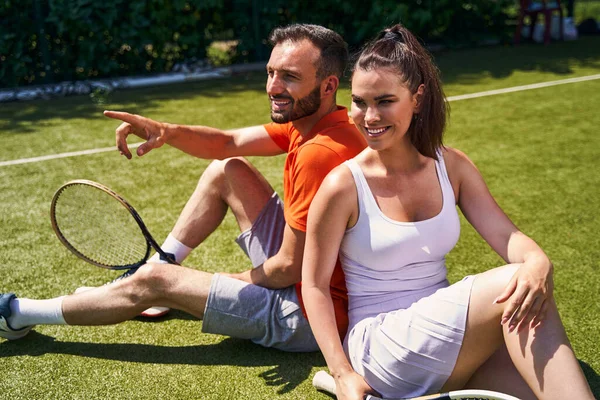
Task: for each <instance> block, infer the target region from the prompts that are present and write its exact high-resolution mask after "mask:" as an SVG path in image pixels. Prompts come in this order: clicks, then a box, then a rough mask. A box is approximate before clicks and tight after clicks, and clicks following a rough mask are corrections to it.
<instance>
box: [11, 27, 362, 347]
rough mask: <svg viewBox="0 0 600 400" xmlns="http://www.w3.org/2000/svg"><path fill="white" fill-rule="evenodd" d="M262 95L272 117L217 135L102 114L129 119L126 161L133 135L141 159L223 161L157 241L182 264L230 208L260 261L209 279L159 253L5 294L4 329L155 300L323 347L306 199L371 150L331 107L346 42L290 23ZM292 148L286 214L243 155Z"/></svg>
mask: <svg viewBox="0 0 600 400" xmlns="http://www.w3.org/2000/svg"><path fill="white" fill-rule="evenodd" d="M270 42H271V43H272V45H273V46H274V47H273V51H272V53H271V57H270V59H269V62H268V64H267V73H268V78H267V86H266V90H267V94H268V96H269V100H270V102H271V119H272V120H273V123H271V124H267V125H264V126H255V127H250V128H243V129H239V130H234V131H227V132H226V131H221V130H219V129H215V128H210V127H205V126H179V125H173V124H167V123H161V122H157V121H153V120H151V119H148V118H144V117H142V116H139V115H132V114H127V113H122V112H111V111H107V112H105V115H106V116H108V117H110V118H117V119H120V120H122V121H123V123H122V124H121V125H120V126H119V127H118V128H117V130H116V141H117V147H118V148H119V150H120V152H121V154H123V155H125V156H126V157H127V158H131V153H130V151H129V149H128V147H127V142H126V138H127V136H128V135H130V134H134V135H137V136H139V137H141V138H143V139H145V140H146V142H145V143H144V144H142V145H141V146H140V147H138V149H137V154H138V156H142V155H144V154H146V153H147V152H149V151H151V150H152V149H155V148H158V147H160V146H162V145H163V144H165V143H167V144H169V145H171V146H174V147H176V148H178V149H180V150H182V151H184V152H186V153H189V154H192V155H194V156H197V157H200V158H210V159H216V160H217V161H213V162H212V163H211V164H210V165H209V167H208V168H207V169H206V170H205V171H204V173H203V174H202V176H201V178H200V180H199V182H198V186H197V187H196V190H195V191H194V193H193V194H192V196H191V198H190V200H189V201H188V203H187V204H186V206H185V208H184V210H183V211H182V213H181V215H180V217H179V219H178V221H177V223H176V224H175V227H174V228H173V230H172V232H171V234H170V235H169V236H168V238H167V239H166V241H165V243H164V244H163V246H162V248H163V250H165V251H166V252H168V253H171V254H172V255H173V256H174V258H175V260H176V261H177V262H178V263H181V262H182V260H183V259H184V258H185V257H186V256H187V255H188V254H189V252H190V251H191V250H192V249H193V248H195V247H197V246H198V245H199V244H200V243H202V242H203V241H204V240H205V239H206V238H207V237H208V236H209V235H210V234H211V233H212V232H213V231H214V230H215V229H216V228H217V227H218V226H219V225H220V223H221V221H222V220H223V218H224V216H225V214H226V212H227V209H231V211H232V212H233V215H234V216H235V218H236V219H237V222H238V225H239V227H240V230H241V231H242V233H241V234H240V236H239V237H238V238H237V242H238V244H239V245H240V246H241V248H242V249H243V250H244V251H245V252H246V254H248V256H249V258H250V260H251V261H252V264H253V266H254V268H252V269H250V270H248V271H245V272H242V273H238V274H214V275H213V274H209V273H205V272H202V271H198V270H195V269H190V268H185V267H181V266H177V265H166V264H161V263H160V260H159V259H157V258H153V259H151V261H154V262H150V263H148V264H146V265H145V266H143V267H141V268H139V270H137V271H129V272H128V273H127V274H126V276H125V278H124V279H119V280H116V281H115V282H113V283H111V284H108V285H105V286H102V287H100V288H94V289H91V290H87V291H82V292H80V293H78V294H75V295H72V296H66V297H64V298H58V299H50V300H30V299H19V298H16V297H15V296H14V294H4V295H2V296H0V336H2V337H5V338H8V339H18V338H20V337H22V336H24V335H26V334H27V333H28V332H29V330H30V329H31V328H32V326H33V325H35V324H41V323H51V324H65V323H66V324H69V325H102V324H114V323H118V322H122V321H125V320H128V319H130V318H133V317H135V316H136V315H138V314H139V313H140V312H142V311H144V310H145V309H147V308H148V307H150V306H155V305H157V306H163V307H168V308H176V309H179V310H183V311H185V312H188V313H190V314H192V315H194V316H196V317H198V318H201V319H203V320H204V321H203V325H202V331H203V332H208V333H218V334H222V335H228V336H233V337H238V338H246V339H250V340H252V341H253V342H255V343H258V344H261V345H263V346H266V347H275V348H279V349H282V350H287V351H316V350H318V346H317V343H316V341H315V339H314V337H313V335H312V332H311V330H310V327H309V325H308V321H307V320H306V318H305V317H304V315H303V312H302V310H301V308H302V301H301V299H300V297H299V296H300V290H299V282H300V277H301V267H302V256H303V250H304V239H305V230H306V217H307V212H308V207H309V205H310V202H311V200H312V198H313V196H314V195H315V193H316V191H317V189H318V187H319V185H320V184H321V181H322V180H323V179H324V178H325V176H326V175H327V173H328V172H329V171H330V170H331V169H333V168H334V167H335V166H337V165H339V164H340V163H342V162H343V161H345V160H346V159H349V158H351V157H354V156H355V155H356V154H358V153H359V152H360V151H361V150H362V149H363V148H364V147H365V146H366V143H365V141H364V139H363V138H362V136H361V135H360V134H359V133H358V132H357V130H356V129H355V128H354V126H353V125H352V124H350V123H349V120H348V115H347V110H346V109H345V108H343V107H338V106H337V104H336V91H337V89H338V86H339V81H340V78H341V77H342V75H343V71H344V69H345V65H346V62H347V46H346V44H345V43H344V41H343V39H342V38H341V37H340V36H339V35H338V34H336V33H335V32H332V31H331V30H329V29H326V28H323V27H320V26H315V25H291V26H288V27H284V28H278V29H276V30H275V31H274V32H273V33H272V34H271V36H270ZM284 152H287V153H288V154H287V158H286V161H285V170H284V192H285V201H286V207H285V212H284V211H283V207H282V204H281V201H280V199H279V198H278V196H277V194H276V193H275V192H274V190H273V189H272V188H271V186H270V185H269V183H268V182H267V180H266V179H265V178H264V177H263V176H262V175H261V174H260V173H259V172H258V171H257V170H256V168H254V166H252V165H251V164H250V163H249V162H248V161H247V160H246V159H244V158H241V157H240V156H273V155H278V154H281V153H284ZM332 296H333V298H334V304H335V309H336V316H337V318H338V324H339V329H340V335H344V334H345V330H346V327H347V315H346V310H347V304H346V292H345V284H344V277H343V275H342V273H341V269H340V268H339V266H338V273H337V274H335V275H334V278H333V279H332Z"/></svg>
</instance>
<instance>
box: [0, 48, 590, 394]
mask: <svg viewBox="0 0 600 400" xmlns="http://www.w3.org/2000/svg"><path fill="white" fill-rule="evenodd" d="M436 59H437V62H438V64H439V65H440V68H441V70H442V75H443V80H444V83H445V90H446V94H447V95H448V96H454V95H460V94H467V93H476V92H481V91H486V90H492V89H500V88H506V87H513V86H518V85H526V84H531V83H538V82H547V81H555V80H560V79H565V78H572V77H578V76H588V75H594V74H599V73H600V38H598V37H596V38H590V37H587V38H586V37H583V38H580V39H579V40H577V41H574V42H562V43H554V44H552V45H550V46H547V47H544V46H541V45H522V46H520V47H517V48H514V47H491V48H480V49H475V50H463V51H455V52H446V53H440V54H436ZM264 83H265V76H264V74H262V73H257V74H250V75H247V76H240V77H235V78H233V79H220V80H214V81H210V82H208V81H207V82H199V83H190V84H185V85H180V86H171V87H155V88H148V89H143V90H131V91H121V92H115V93H113V94H111V95H110V97H109V98H108V99H107V101H108V102H107V104H105V105H97V104H94V103H93V102H92V101H91V100H90V98H89V97H87V96H82V97H69V98H65V99H59V100H52V101H36V102H27V103H11V104H2V105H0V138H1V141H2V146H1V148H0V161H7V160H13V159H20V158H28V157H37V156H43V155H49V154H57V153H65V152H71V151H78V150H85V149H93V148H101V147H108V146H112V145H113V144H114V128H115V127H116V126H117V123H116V122H115V121H112V120H109V119H107V118H104V117H103V116H102V115H101V111H102V110H103V109H104V108H110V109H120V110H127V111H130V112H136V113H140V114H143V115H145V116H149V117H152V118H155V119H159V120H168V121H170V122H179V123H186V124H208V125H213V126H216V127H220V128H237V127H242V126H248V125H251V124H261V123H265V122H267V121H268V120H269V116H268V102H267V98H266V95H265V93H264ZM349 95H350V92H349V89H348V84H347V82H346V83H345V85H344V88H343V90H341V93H340V94H339V98H338V101H339V103H340V104H343V105H346V106H348V105H349V104H350V96H349ZM451 107H452V113H451V119H450V126H449V129H448V131H447V136H446V144H447V145H450V146H454V147H457V148H459V149H461V150H463V151H465V152H466V153H467V154H468V155H469V156H470V157H471V158H472V159H473V160H474V161H475V163H476V164H477V165H478V167H479V168H480V170H481V171H482V173H483V175H484V177H485V179H486V181H487V183H488V185H489V187H490V189H491V191H492V193H493V194H494V195H495V197H496V200H497V201H498V202H499V204H500V205H501V206H502V207H503V208H504V210H505V211H506V213H507V214H508V215H509V216H510V217H511V218H512V219H513V221H514V222H515V223H516V224H517V226H519V227H520V228H521V229H522V230H523V231H524V232H526V233H527V234H529V235H531V236H532V237H533V238H534V239H535V240H536V241H537V242H538V243H540V245H541V246H542V247H543V248H544V249H545V250H546V251H547V253H548V254H549V256H550V258H551V259H552V260H553V262H554V264H555V269H556V272H555V296H556V298H557V302H558V306H559V310H560V312H561V315H562V318H563V322H564V324H565V326H566V329H567V332H568V335H569V337H570V339H571V341H572V344H573V347H574V349H575V352H576V354H577V356H578V358H579V359H580V361H581V365H582V368H583V369H584V371H585V373H586V375H587V377H588V380H589V381H590V383H591V385H592V389H593V390H594V393H595V394H596V396H600V376H599V373H600V354H599V349H600V346H599V343H600V322H599V321H600V302H598V296H599V294H600V293H599V291H600V263H599V261H598V260H599V259H600V234H599V232H600V229H599V226H600V217H599V216H598V209H599V208H600V191H599V189H598V188H599V187H600V174H599V171H600V169H599V161H598V159H599V158H600V134H599V131H600V113H599V112H598V110H599V109H600V80H593V81H588V82H581V83H572V84H566V85H560V86H553V87H547V88H541V89H535V90H529V91H523V92H516V93H509V94H502V95H496V96H490V97H483V98H478V99H472V100H463V101H456V102H452V103H451ZM253 161H254V162H255V163H256V164H257V165H258V167H259V168H260V170H261V171H262V172H263V173H264V174H265V175H266V176H267V178H268V179H269V181H270V182H271V183H272V184H273V185H274V187H275V189H276V190H277V191H278V192H279V193H280V194H281V193H282V182H281V180H282V178H281V174H282V168H283V161H284V157H283V156H281V157H277V158H273V159H260V158H256V159H253ZM207 164H208V161H204V160H198V159H194V158H192V157H190V156H187V155H184V154H183V153H180V152H178V151H177V150H174V149H172V148H168V147H166V146H165V147H163V148H161V149H159V150H155V151H154V152H151V153H150V154H148V155H146V156H144V157H143V158H134V159H133V160H132V161H127V160H126V159H125V158H124V157H121V156H119V154H118V152H117V151H116V150H115V151H113V152H106V153H101V154H95V155H90V156H80V157H71V158H62V159H56V160H48V161H43V162H37V163H29V164H22V165H10V166H3V167H0V210H1V212H0V276H1V278H0V292H6V291H13V292H15V293H17V295H19V296H21V297H33V298H44V297H55V296H58V295H62V294H65V293H68V292H70V291H72V290H74V289H75V288H77V287H79V286H83V285H100V284H102V283H105V282H106V281H108V280H110V279H112V278H113V277H115V276H116V275H117V274H116V273H114V272H112V271H106V270H102V269H100V268H96V267H93V266H91V265H88V264H86V263H84V262H83V261H80V260H79V259H76V258H75V256H73V255H72V254H71V253H70V252H68V251H67V250H66V249H65V248H64V247H63V246H62V245H61V244H60V243H59V241H58V240H57V239H56V237H55V235H54V233H53V231H52V228H51V225H50V220H49V207H50V199H51V198H52V195H53V193H54V191H55V190H56V189H57V188H58V187H59V186H60V185H61V184H62V183H64V182H66V181H68V180H71V179H76V178H86V179H92V180H96V181H99V182H101V183H104V184H105V185H107V186H109V187H111V188H113V189H114V190H116V191H117V192H119V193H120V194H122V195H123V196H124V197H125V198H127V199H128V200H129V201H130V202H131V203H132V204H133V205H134V206H135V207H136V208H137V210H138V211H139V212H140V214H141V215H142V217H143V218H144V220H145V221H146V223H147V225H148V227H149V229H150V231H151V232H152V233H153V235H154V236H155V237H156V238H157V239H158V241H159V242H162V239H163V238H164V237H165V236H166V235H167V234H168V232H169V230H170V228H171V226H172V225H173V223H174V222H175V220H176V218H177V216H178V215H179V212H180V211H181V209H182V207H183V205H184V204H185V202H186V200H187V198H188V196H189V195H190V194H191V193H192V190H193V188H194V186H195V184H196V181H197V178H198V177H199V175H200V173H201V172H202V171H203V169H204V168H205V167H206V165H207ZM236 234H237V226H236V224H235V221H234V220H233V218H232V217H231V216H230V215H229V216H228V217H227V218H226V221H225V223H224V225H223V226H222V228H221V229H220V230H218V231H217V232H216V233H215V234H214V235H213V236H212V237H211V238H210V239H209V240H208V241H207V242H205V243H204V244H203V245H202V246H201V247H199V248H198V249H197V250H196V251H195V252H193V253H192V255H191V256H190V257H189V258H188V259H187V260H186V262H185V264H186V265H187V266H194V267H197V268H200V269H202V270H205V271H209V272H216V271H222V270H224V271H237V270H241V269H245V268H249V267H250V264H249V263H248V262H247V261H246V259H245V256H244V255H243V253H242V251H241V250H239V249H238V248H237V245H235V243H234V242H233V238H234V237H235V236H236ZM500 264H501V260H500V259H499V257H498V256H496V255H495V253H493V252H492V251H491V250H490V249H489V247H488V246H487V245H486V244H485V243H484V242H483V241H482V240H481V239H480V238H479V236H478V235H477V234H476V233H475V232H474V231H473V229H472V228H470V226H468V225H467V224H466V223H464V220H463V232H462V236H461V240H460V242H459V243H458V245H457V247H456V248H455V249H454V251H453V252H452V253H451V254H450V255H449V257H448V268H449V277H450V280H451V281H452V282H454V281H456V280H458V279H460V278H462V277H463V276H464V275H466V274H472V273H477V272H480V271H483V270H485V269H488V268H491V267H494V266H497V265H500ZM200 327H201V322H200V321H196V320H195V319H193V318H191V317H189V316H188V315H186V314H183V313H178V312H172V313H171V314H170V315H169V316H168V317H167V318H165V319H163V320H161V321H160V322H149V321H143V320H133V321H129V322H126V323H124V324H121V325H117V326H109V327H93V328H90V327H56V326H42V327H38V328H36V330H35V332H34V333H32V334H30V335H29V336H28V337H26V338H25V339H23V340H21V341H17V342H5V341H2V343H0V358H1V361H0V365H1V366H2V374H1V377H0V398H11V399H67V398H68V399H90V398H94V399H174V398H184V399H187V398H190V399H191V398H194V399H273V398H278V399H279V398H280V399H315V400H316V399H327V398H328V397H327V396H326V395H324V394H320V393H318V392H316V391H315V390H314V389H313V387H312V385H311V378H312V376H313V375H314V374H315V373H316V372H317V371H318V370H320V369H324V368H325V362H324V360H323V358H322V356H321V355H320V354H318V353H313V354H288V353H283V352H280V351H277V350H272V349H264V348H261V347H258V346H255V345H253V344H251V343H249V342H246V341H242V340H236V339H231V338H226V337H220V336H215V335H204V334H202V333H201V332H200Z"/></svg>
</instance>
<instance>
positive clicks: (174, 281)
mask: <svg viewBox="0 0 600 400" xmlns="http://www.w3.org/2000/svg"><path fill="white" fill-rule="evenodd" d="M212 276H213V275H212V274H209V273H207V272H203V271H197V270H194V269H191V268H186V267H181V266H179V265H166V264H146V265H144V266H142V267H141V268H140V269H139V270H138V272H137V273H135V274H133V275H131V276H130V277H129V278H127V279H122V280H119V281H116V282H113V283H111V284H108V285H104V286H101V287H98V288H92V289H90V290H86V291H84V292H81V293H76V294H73V295H69V296H63V297H58V298H54V299H48V300H32V299H19V298H13V296H6V295H2V296H1V299H2V304H1V306H2V307H0V314H1V315H0V317H1V318H2V321H4V322H5V324H6V325H7V327H8V328H10V329H7V331H9V333H10V330H21V329H23V328H28V327H31V326H33V325H38V324H54V325H64V324H68V325H109V324H116V323H119V322H123V321H127V320H129V319H131V318H133V317H135V316H136V315H138V314H139V313H140V312H141V311H143V310H145V309H146V308H148V307H149V306H151V305H152V304H158V305H161V306H166V307H171V308H176V309H179V310H182V311H185V312H187V313H190V314H192V315H194V316H196V317H198V318H202V317H203V316H204V308H205V306H206V299H207V297H208V293H209V289H210V283H211V279H212ZM7 300H8V301H7ZM5 303H7V304H5ZM0 336H4V337H7V338H10V335H2V332H1V330H0ZM17 338H18V337H17Z"/></svg>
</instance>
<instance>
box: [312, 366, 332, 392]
mask: <svg viewBox="0 0 600 400" xmlns="http://www.w3.org/2000/svg"><path fill="white" fill-rule="evenodd" d="M312 384H313V386H314V387H315V389H317V390H322V391H324V392H327V393H330V394H332V395H334V396H335V380H334V379H333V376H331V375H329V374H328V373H327V372H325V371H319V372H317V373H316V374H315V377H314V378H313V381H312Z"/></svg>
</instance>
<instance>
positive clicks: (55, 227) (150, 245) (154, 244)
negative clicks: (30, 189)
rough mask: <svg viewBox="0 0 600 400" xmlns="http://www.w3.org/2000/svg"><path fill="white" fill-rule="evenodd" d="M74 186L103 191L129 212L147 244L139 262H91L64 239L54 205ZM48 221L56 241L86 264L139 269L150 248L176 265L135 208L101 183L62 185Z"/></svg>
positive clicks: (51, 206)
mask: <svg viewBox="0 0 600 400" xmlns="http://www.w3.org/2000/svg"><path fill="white" fill-rule="evenodd" d="M75 185H84V186H91V187H93V188H95V189H98V190H100V191H103V192H104V193H106V194H108V195H110V196H111V197H113V198H114V199H115V200H117V201H118V202H119V203H120V204H121V205H122V206H123V207H125V208H126V209H127V211H129V213H130V214H131V216H132V217H133V219H134V220H135V222H136V223H137V224H138V226H139V228H140V230H141V231H142V234H143V235H144V238H145V239H146V244H147V248H146V254H145V255H144V257H143V258H142V259H141V260H140V261H139V262H137V263H134V264H129V265H117V266H110V265H106V264H102V263H99V262H97V261H95V260H92V259H91V258H88V257H87V256H86V255H84V254H82V253H81V252H80V251H79V250H77V249H76V248H75V247H74V246H73V245H72V244H71V243H70V242H69V241H68V240H67V239H66V238H65V236H64V235H63V233H62V232H61V230H60V227H59V226H58V223H57V221H56V214H55V212H56V203H57V201H58V199H59V198H60V196H61V194H62V193H63V191H64V190H65V189H67V188H68V187H70V186H75ZM50 221H51V223H52V229H53V230H54V233H56V236H57V237H58V240H60V242H61V243H62V244H63V245H64V246H65V247H66V248H67V249H69V250H70V251H71V252H72V253H73V254H75V255H76V256H77V257H79V258H81V259H82V260H85V261H87V262H88V263H90V264H93V265H95V266H97V267H100V268H106V269H113V270H123V269H131V268H136V267H140V266H142V265H144V264H145V263H146V261H147V260H148V258H149V256H150V248H153V249H154V250H156V252H157V253H158V254H160V256H161V259H163V260H165V261H167V262H169V263H171V264H177V262H176V261H175V260H173V257H172V256H171V255H169V254H167V253H165V252H164V251H163V250H162V249H161V248H160V246H159V245H158V243H157V242H156V240H154V238H153V237H152V235H151V234H150V231H149V230H148V228H147V227H146V224H144V221H143V220H142V217H140V215H139V214H138V212H137V211H136V210H135V208H133V206H132V205H131V204H129V202H128V201H127V200H125V199H124V198H123V197H122V196H121V195H119V194H118V193H117V192H115V191H114V190H112V189H110V188H108V187H106V186H104V185H102V184H101V183H98V182H94V181H91V180H88V179H75V180H72V181H69V182H67V183H65V184H63V185H62V186H61V187H60V188H58V190H57V191H56V192H55V193H54V196H53V197H52V202H51V203H50Z"/></svg>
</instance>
